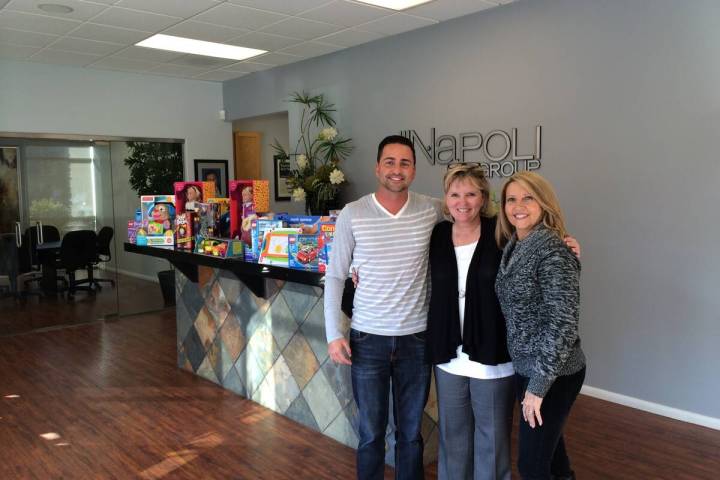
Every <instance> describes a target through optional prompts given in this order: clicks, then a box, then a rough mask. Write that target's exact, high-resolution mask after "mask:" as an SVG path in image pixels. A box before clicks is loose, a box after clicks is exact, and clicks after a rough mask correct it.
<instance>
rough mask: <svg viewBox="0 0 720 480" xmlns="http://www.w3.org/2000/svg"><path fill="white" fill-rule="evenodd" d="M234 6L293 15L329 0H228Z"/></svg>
mask: <svg viewBox="0 0 720 480" xmlns="http://www.w3.org/2000/svg"><path fill="white" fill-rule="evenodd" d="M228 1H229V2H230V3H234V4H236V5H243V6H245V7H253V8H258V9H260V10H269V11H271V12H277V13H284V14H286V15H295V14H298V13H300V12H304V11H305V10H309V9H311V8H315V7H319V6H320V5H324V4H326V3H329V2H330V1H331V0H293V1H291V2H289V1H288V0H228Z"/></svg>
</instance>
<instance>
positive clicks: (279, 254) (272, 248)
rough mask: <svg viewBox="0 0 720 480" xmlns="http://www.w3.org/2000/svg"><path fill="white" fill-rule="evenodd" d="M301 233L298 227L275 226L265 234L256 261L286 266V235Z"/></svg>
mask: <svg viewBox="0 0 720 480" xmlns="http://www.w3.org/2000/svg"><path fill="white" fill-rule="evenodd" d="M293 233H295V234H297V233H301V231H300V229H299V228H276V229H275V230H272V231H270V232H268V233H267V234H266V235H265V239H264V240H263V243H262V248H261V249H260V256H259V258H258V263H262V264H265V265H278V266H281V267H287V266H288V235H291V234H293Z"/></svg>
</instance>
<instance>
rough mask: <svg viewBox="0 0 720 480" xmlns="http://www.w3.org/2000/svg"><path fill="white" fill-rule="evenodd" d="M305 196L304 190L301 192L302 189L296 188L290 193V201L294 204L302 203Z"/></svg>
mask: <svg viewBox="0 0 720 480" xmlns="http://www.w3.org/2000/svg"><path fill="white" fill-rule="evenodd" d="M305 196H306V194H305V190H303V188H302V187H297V188H295V189H294V190H293V191H292V199H293V201H294V202H304V201H305Z"/></svg>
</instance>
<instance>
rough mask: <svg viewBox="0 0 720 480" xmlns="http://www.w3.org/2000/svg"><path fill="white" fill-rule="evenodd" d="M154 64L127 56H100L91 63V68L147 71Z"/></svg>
mask: <svg viewBox="0 0 720 480" xmlns="http://www.w3.org/2000/svg"><path fill="white" fill-rule="evenodd" d="M154 66H156V64H155V63H151V62H142V61H140V60H130V59H129V58H119V57H116V56H112V57H105V58H101V59H100V60H98V61H97V62H95V63H93V64H92V65H91V67H92V68H99V69H103V70H123V71H127V72H147V71H148V70H150V69H151V68H153V67H154Z"/></svg>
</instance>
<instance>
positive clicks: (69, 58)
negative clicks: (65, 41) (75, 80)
mask: <svg viewBox="0 0 720 480" xmlns="http://www.w3.org/2000/svg"><path fill="white" fill-rule="evenodd" d="M99 58H101V57H100V56H98V55H88V54H85V53H77V52H63V51H62V50H53V49H50V48H46V49H44V50H41V51H39V52H38V53H36V54H35V55H33V56H32V57H31V58H29V59H28V60H30V61H32V62H42V63H55V64H58V65H73V66H77V67H84V66H85V65H89V64H91V63H92V62H94V61H96V60H98V59H99Z"/></svg>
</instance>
